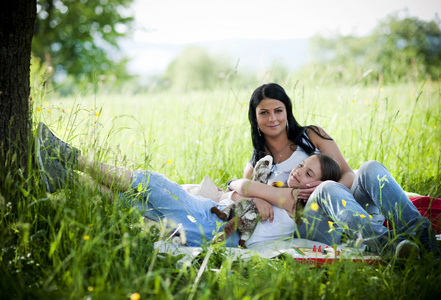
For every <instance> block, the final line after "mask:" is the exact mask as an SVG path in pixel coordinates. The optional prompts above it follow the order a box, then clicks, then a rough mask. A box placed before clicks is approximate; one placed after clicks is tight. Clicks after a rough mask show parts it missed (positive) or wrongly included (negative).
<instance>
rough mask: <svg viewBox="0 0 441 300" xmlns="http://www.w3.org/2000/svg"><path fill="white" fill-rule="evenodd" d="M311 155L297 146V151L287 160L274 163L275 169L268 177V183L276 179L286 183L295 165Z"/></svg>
mask: <svg viewBox="0 0 441 300" xmlns="http://www.w3.org/2000/svg"><path fill="white" fill-rule="evenodd" d="M316 152H317V151H316ZM308 157H309V155H308V154H307V153H306V152H305V151H304V150H303V148H301V147H300V146H297V149H296V151H294V152H293V153H292V155H291V156H290V157H289V158H288V159H287V160H285V161H282V162H281V163H279V164H274V166H273V171H272V173H271V175H270V177H269V178H268V184H271V183H273V182H275V181H280V182H283V183H286V182H287V181H288V178H289V174H290V173H291V171H292V169H293V168H294V167H295V166H298V165H299V164H300V163H301V162H302V161H304V160H305V159H307V158H308Z"/></svg>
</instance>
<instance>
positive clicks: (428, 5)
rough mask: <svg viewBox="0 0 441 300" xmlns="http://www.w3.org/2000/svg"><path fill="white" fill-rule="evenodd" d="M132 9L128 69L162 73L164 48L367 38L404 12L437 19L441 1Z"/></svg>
mask: <svg viewBox="0 0 441 300" xmlns="http://www.w3.org/2000/svg"><path fill="white" fill-rule="evenodd" d="M133 9H134V11H135V21H136V26H135V28H136V30H135V32H134V34H133V37H132V38H131V42H132V44H131V45H130V46H129V47H128V48H132V51H130V49H128V52H129V54H130V55H131V56H132V57H134V63H133V64H132V65H133V67H134V68H138V69H139V70H140V69H141V68H142V69H143V70H145V69H146V68H147V69H155V70H160V69H164V66H166V65H167V64H168V63H169V62H170V61H171V60H172V59H173V57H174V56H175V55H176V53H172V52H173V51H171V50H166V49H162V48H161V47H163V44H170V45H187V44H191V43H204V42H213V41H217V42H221V41H223V40H231V39H265V40H283V39H306V38H309V37H311V36H313V35H314V34H317V33H319V34H322V35H326V34H327V33H333V32H336V31H339V32H340V33H342V34H358V35H365V34H368V33H369V31H370V30H372V29H373V28H374V27H375V25H377V23H378V21H379V20H381V19H384V17H385V16H387V15H388V14H390V13H393V12H396V11H399V10H401V11H402V13H404V11H403V9H407V12H408V14H409V15H410V16H416V17H418V18H420V19H423V20H426V21H428V20H432V19H434V17H435V14H436V13H437V14H438V16H439V17H441V0H363V1H360V0H301V1H299V0H135V3H134V6H133ZM151 43H153V44H157V45H158V46H154V45H153V46H152V44H151ZM143 45H144V46H143ZM159 45H161V46H159ZM143 47H144V48H143ZM145 48H148V49H145ZM146 57H148V58H146ZM139 70H138V71H139Z"/></svg>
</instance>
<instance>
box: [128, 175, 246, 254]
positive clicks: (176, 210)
mask: <svg viewBox="0 0 441 300" xmlns="http://www.w3.org/2000/svg"><path fill="white" fill-rule="evenodd" d="M122 201H126V202H128V203H130V204H131V205H132V206H134V207H136V208H137V209H138V210H139V211H140V212H141V213H142V214H143V215H144V216H146V217H148V218H149V219H152V220H158V219H159V221H163V220H164V219H165V218H166V219H167V222H168V224H170V223H171V224H172V225H171V226H172V227H175V228H176V227H178V226H180V228H182V229H183V231H184V232H185V237H186V241H187V245H188V246H200V245H201V244H202V243H203V242H204V240H206V241H211V240H212V239H213V237H214V235H213V233H214V232H220V231H221V230H222V228H223V226H224V225H223V226H220V224H223V223H224V222H223V221H222V220H221V219H219V218H218V217H217V216H216V215H215V214H213V213H211V208H212V207H213V206H218V207H219V208H220V209H222V208H223V207H221V206H220V205H219V204H218V203H216V202H213V201H211V200H210V199H207V198H203V197H200V196H197V195H192V194H189V193H187V192H186V191H185V190H184V189H183V188H182V187H181V186H180V185H178V184H177V183H175V182H172V181H170V180H169V179H168V178H166V177H165V176H164V175H162V174H159V173H156V172H149V171H140V170H138V171H135V172H134V174H133V183H132V189H131V191H130V192H128V193H126V194H125V195H124V194H123V196H122ZM238 242H239V236H238V234H237V233H236V234H234V235H232V236H230V238H228V239H227V245H228V246H237V244H238Z"/></svg>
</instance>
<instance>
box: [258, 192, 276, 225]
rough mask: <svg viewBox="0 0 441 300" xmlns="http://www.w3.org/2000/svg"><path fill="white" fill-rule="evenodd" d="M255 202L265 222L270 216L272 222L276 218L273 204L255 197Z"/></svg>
mask: <svg viewBox="0 0 441 300" xmlns="http://www.w3.org/2000/svg"><path fill="white" fill-rule="evenodd" d="M253 202H254V204H255V205H256V207H257V210H258V211H259V215H260V216H261V217H262V222H265V221H266V220H268V218H269V221H270V223H271V222H272V221H273V220H274V211H273V206H272V205H271V204H269V203H268V202H266V201H265V200H263V199H260V198H254V200H253Z"/></svg>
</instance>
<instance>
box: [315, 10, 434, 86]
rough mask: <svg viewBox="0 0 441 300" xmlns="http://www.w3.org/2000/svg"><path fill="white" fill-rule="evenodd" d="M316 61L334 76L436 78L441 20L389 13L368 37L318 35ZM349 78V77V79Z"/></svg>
mask: <svg viewBox="0 0 441 300" xmlns="http://www.w3.org/2000/svg"><path fill="white" fill-rule="evenodd" d="M311 48H312V54H313V56H314V64H315V65H316V66H317V68H319V69H321V70H320V71H321V73H322V74H323V72H322V70H327V71H328V72H329V74H330V76H331V77H334V78H335V77H337V78H340V77H343V76H345V74H346V76H347V74H358V78H357V80H361V79H362V78H363V77H364V76H366V75H367V74H368V73H371V74H375V75H377V76H378V75H379V74H381V76H384V78H387V80H390V81H395V80H400V79H402V78H403V77H407V78H413V79H416V78H419V79H425V78H426V76H428V77H430V78H432V79H436V78H439V76H440V74H441V22H440V19H439V18H438V17H435V18H434V20H432V21H428V22H426V21H422V20H419V19H418V18H415V17H410V16H405V17H400V12H397V13H395V14H392V15H389V16H388V17H386V18H385V19H384V20H382V21H380V23H379V24H378V25H377V26H376V27H375V28H374V30H373V31H372V33H371V34H370V35H367V36H363V37H358V36H352V35H348V36H343V35H340V34H336V35H334V36H331V37H322V36H315V37H314V38H313V39H311ZM345 79H347V78H345Z"/></svg>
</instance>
